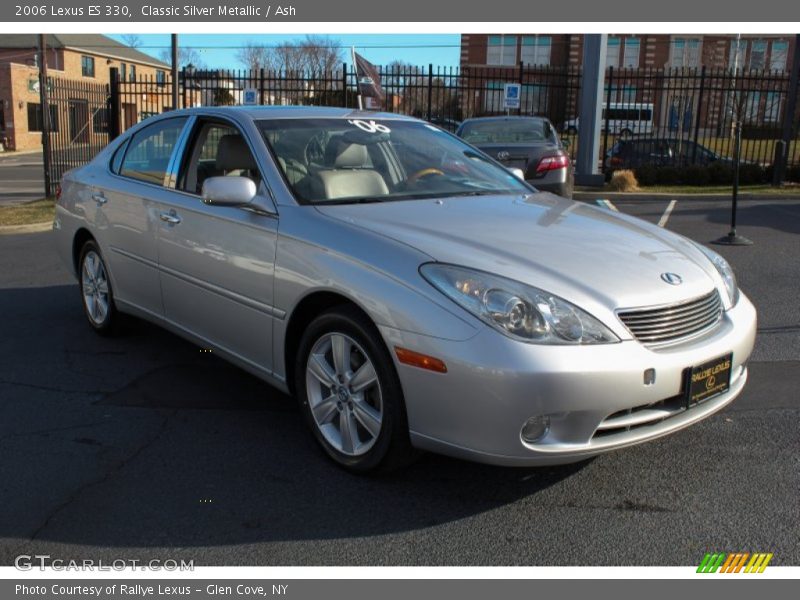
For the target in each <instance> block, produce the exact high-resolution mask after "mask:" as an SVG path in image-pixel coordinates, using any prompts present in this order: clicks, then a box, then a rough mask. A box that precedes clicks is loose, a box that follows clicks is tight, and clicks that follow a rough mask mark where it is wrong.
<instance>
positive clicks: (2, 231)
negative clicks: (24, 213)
mask: <svg viewBox="0 0 800 600" xmlns="http://www.w3.org/2000/svg"><path fill="white" fill-rule="evenodd" d="M52 228H53V221H42V222H41V223H30V224H28V225H2V226H0V235H15V234H20V233H41V232H43V231H49V230H51V229H52Z"/></svg>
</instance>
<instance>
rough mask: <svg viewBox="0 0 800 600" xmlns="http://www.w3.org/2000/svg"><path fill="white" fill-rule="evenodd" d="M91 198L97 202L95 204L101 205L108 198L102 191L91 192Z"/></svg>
mask: <svg viewBox="0 0 800 600" xmlns="http://www.w3.org/2000/svg"><path fill="white" fill-rule="evenodd" d="M92 200H94V201H95V202H97V206H103V204H105V203H106V202H108V198H106V197H105V196H104V195H103V192H98V193H96V194H92Z"/></svg>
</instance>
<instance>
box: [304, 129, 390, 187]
mask: <svg viewBox="0 0 800 600" xmlns="http://www.w3.org/2000/svg"><path fill="white" fill-rule="evenodd" d="M332 166H333V168H332V169H330V170H325V171H320V172H319V178H320V180H321V181H322V186H323V189H324V197H325V198H326V199H328V200H335V199H337V198H354V197H358V198H360V197H362V196H365V197H370V196H385V195H387V194H388V193H389V188H388V187H387V186H386V182H385V181H384V179H383V177H382V176H381V174H380V173H378V172H377V171H375V170H374V169H372V168H371V167H370V165H369V153H368V152H367V147H366V146H365V145H363V144H351V143H346V142H345V143H338V144H337V146H336V147H335V148H334V151H333V165H332Z"/></svg>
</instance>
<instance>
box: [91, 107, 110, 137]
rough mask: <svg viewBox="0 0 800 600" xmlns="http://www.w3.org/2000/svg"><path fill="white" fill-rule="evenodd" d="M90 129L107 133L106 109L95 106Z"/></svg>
mask: <svg viewBox="0 0 800 600" xmlns="http://www.w3.org/2000/svg"><path fill="white" fill-rule="evenodd" d="M92 131H94V132H95V133H108V109H107V108H97V109H95V111H94V115H93V117H92Z"/></svg>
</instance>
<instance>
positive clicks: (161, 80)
mask: <svg viewBox="0 0 800 600" xmlns="http://www.w3.org/2000/svg"><path fill="white" fill-rule="evenodd" d="M156 83H157V84H158V87H164V86H165V85H167V74H166V73H165V72H164V71H156Z"/></svg>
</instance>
